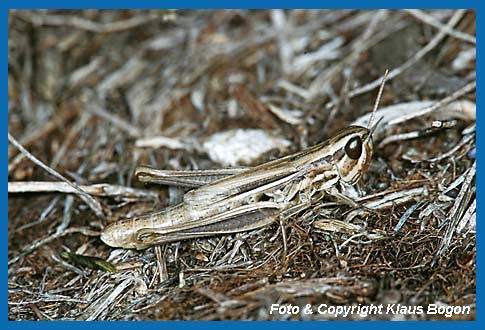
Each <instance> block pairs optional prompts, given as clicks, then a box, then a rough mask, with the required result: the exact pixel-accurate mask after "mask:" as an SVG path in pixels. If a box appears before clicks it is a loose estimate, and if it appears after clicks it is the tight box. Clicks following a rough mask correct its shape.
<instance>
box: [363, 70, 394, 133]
mask: <svg viewBox="0 0 485 330" xmlns="http://www.w3.org/2000/svg"><path fill="white" fill-rule="evenodd" d="M388 73H389V69H386V72H384V77H382V82H381V87H380V88H379V93H378V94H377V99H376V102H375V103H374V109H372V114H371V116H370V120H369V123H368V124H367V129H370V130H371V131H374V130H375V127H373V128H371V127H372V122H373V121H374V116H375V114H376V111H377V108H378V107H379V102H380V101H381V96H382V91H383V90H384V85H385V84H386V80H387V74H388ZM379 122H380V120H379V121H377V123H376V127H377V124H378V123H379Z"/></svg>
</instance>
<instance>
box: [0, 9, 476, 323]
mask: <svg viewBox="0 0 485 330" xmlns="http://www.w3.org/2000/svg"><path fill="white" fill-rule="evenodd" d="M160 7H165V8H181V9H183V8H194V9H195V8H198V9H212V8H214V9H215V8H224V9H230V8H251V9H260V8H261V9H262V8H322V7H324V8H357V9H366V8H367V9H369V8H391V9H398V8H427V9H432V8H469V9H476V14H477V17H476V24H477V38H478V43H477V54H480V50H479V46H478V45H480V37H481V35H482V33H481V31H480V30H481V23H480V18H484V17H485V15H483V14H482V11H483V10H482V9H481V5H480V2H479V1H478V0H477V1H472V0H462V1H450V0H444V1H431V0H421V1H416V0H410V1H394V2H390V1H388V0H387V1H382V0H368V1H362V0H361V1H358V0H347V1H346V2H345V3H344V2H339V1H336V0H333V1H325V2H319V1H317V0H299V1H298V2H290V1H287V0H283V1H275V0H263V1H262V0H258V1H254V0H245V1H240V0H236V1H234V0H233V1H231V2H227V1H210V2H209V1H207V0H206V1H203V2H200V1H195V0H179V1H176V2H175V1H171V2H168V1H153V0H137V1H126V0H118V1H114V0H111V1H108V0H74V1H69V2H67V1H65V0H64V1H59V0H50V1H45V0H44V1H33V0H17V1H12V0H4V1H1V2H0V26H1V28H0V34H1V39H2V43H1V48H2V51H1V52H0V56H1V62H2V63H4V64H3V65H2V66H1V69H0V74H1V77H2V79H0V86H1V89H0V93H1V94H0V95H1V101H2V104H3V106H4V107H5V108H4V109H5V110H4V111H2V112H1V113H2V120H1V121H0V125H1V130H2V131H3V132H4V133H3V134H5V135H4V136H5V140H4V142H3V143H2V144H1V148H2V153H0V155H1V156H0V157H1V161H2V163H3V164H4V166H5V167H4V169H5V170H6V169H7V167H8V158H7V155H8V141H7V139H6V133H7V131H8V111H7V109H8V86H7V84H8V73H7V72H8V10H9V9H16V8H18V9H27V8H42V9H48V8H65V9H75V8H105V9H108V8H109V9H115V8H140V9H142V8H160ZM482 62H483V61H482V59H481V57H480V56H477V72H480V70H479V69H478V68H480V67H481V66H482ZM477 80H480V75H479V74H478V75H477ZM478 86H480V84H478ZM479 95H480V93H479V92H478V90H477V106H478V105H479V97H478V96H479ZM477 116H478V117H479V118H477V122H478V123H480V122H481V121H482V119H481V118H480V117H483V116H484V115H483V114H482V111H478V112H477ZM481 144H482V138H481V136H480V134H478V135H477V145H481ZM479 149H481V147H479ZM477 157H478V159H480V158H481V153H480V152H478V153H477ZM480 164H481V160H478V166H479V167H480V166H481V165H480ZM477 172H480V171H479V170H477ZM7 177H8V174H7V173H6V175H5V176H4V177H2V181H3V184H2V186H3V187H4V188H3V189H2V190H1V198H0V202H1V206H2V207H1V209H2V212H3V215H4V216H3V218H4V221H2V222H1V226H2V227H1V228H2V229H3V230H2V232H3V233H4V234H3V237H4V238H5V240H4V241H3V249H4V251H3V255H2V259H3V262H2V265H4V267H5V268H4V271H3V272H2V274H1V278H2V283H3V286H2V288H3V290H2V291H3V293H4V295H3V296H4V299H2V300H1V302H0V304H1V306H2V308H1V310H2V311H3V313H2V314H3V315H2V317H1V321H0V324H1V326H2V328H4V329H5V328H8V329H30V328H31V327H36V328H37V329H46V328H53V329H56V328H57V329H64V327H65V326H69V327H75V328H86V327H103V328H105V329H106V330H107V329H114V328H115V327H116V329H117V330H119V329H128V328H129V329H133V328H138V327H143V329H146V328H150V329H159V328H160V327H163V326H169V327H171V328H176V329H182V328H184V329H185V328H189V329H190V328H192V329H196V328H198V327H200V326H201V325H200V324H199V323H198V322H169V323H155V322H142V323H139V322H102V323H98V322H96V323H87V322H69V323H68V324H67V323H66V322H36V323H35V324H34V323H32V322H13V321H8V319H7V318H8V316H7V315H8V290H7V282H8V272H7V271H8V269H7V260H8V256H7V239H8V237H7V230H8V227H7V219H8V203H7V202H8V192H7V189H6V187H7V181H8V178H7ZM480 178H481V175H480V173H477V181H479V179H480ZM481 187H483V186H482V184H481V183H479V182H477V190H480V191H481V190H483V188H481ZM477 198H478V199H479V203H478V204H480V200H481V199H482V198H481V193H480V192H479V193H477ZM480 212H481V211H480ZM479 214H481V213H479V211H478V210H477V217H478V215H479ZM477 227H478V228H481V227H484V228H485V225H483V224H482V223H481V221H480V220H478V221H477ZM477 231H479V232H480V231H481V230H480V229H478V230H477ZM478 237H480V236H479V235H478ZM479 243H480V241H479V240H478V239H477V250H480V248H479V247H480V244H479ZM480 259H482V256H480V257H479V254H477V261H476V263H477V273H480V272H481V271H480V270H481V268H480V267H479V265H481V260H480ZM480 278H481V276H478V274H477V308H476V310H477V313H476V315H477V321H468V322H463V321H436V322H427V323H422V322H394V323H393V324H392V326H393V327H395V328H399V329H404V328H406V329H407V328H411V327H413V328H414V327H416V326H421V325H422V326H426V327H429V328H430V329H440V330H441V329H446V328H449V329H455V328H456V327H463V328H465V329H466V328H473V329H476V328H480V324H481V325H482V328H485V327H484V325H485V324H484V323H485V322H484V317H480V310H481V309H480V306H479V302H481V301H482V300H481V296H482V294H483V290H482V288H481V285H479V284H480V282H479V281H478V279H480ZM202 326H209V327H211V328H214V329H222V328H226V327H228V326H230V327H235V328H247V327H256V328H263V327H264V328H266V329H275V328H280V327H283V328H287V329H298V330H301V329H302V327H303V328H307V329H314V327H315V326H325V327H333V328H336V327H338V329H342V328H352V329H354V330H355V329H364V328H365V329H366V328H369V327H372V328H380V329H385V328H386V327H388V326H389V324H387V323H386V322H374V321H371V322H370V323H369V322H346V321H336V322H326V323H313V322H303V323H300V322H269V323H268V322H260V321H257V322H249V323H248V322H233V321H231V322H210V323H208V322H205V323H204V324H203V325H202Z"/></svg>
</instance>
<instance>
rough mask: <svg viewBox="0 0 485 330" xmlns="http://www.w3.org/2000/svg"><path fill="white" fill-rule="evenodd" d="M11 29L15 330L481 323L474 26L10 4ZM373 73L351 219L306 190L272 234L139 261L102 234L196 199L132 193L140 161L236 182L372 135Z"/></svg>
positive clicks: (142, 188) (316, 13)
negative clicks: (359, 132)
mask: <svg viewBox="0 0 485 330" xmlns="http://www.w3.org/2000/svg"><path fill="white" fill-rule="evenodd" d="M8 24H9V36H8V38H9V42H8V48H9V57H8V58H9V62H8V65H9V73H8V86H9V89H8V95H9V123H8V124H9V125H8V126H9V141H10V142H11V143H10V144H9V149H8V159H9V166H8V175H9V193H10V194H9V201H8V203H9V215H8V229H9V231H8V306H9V308H8V317H9V319H10V320H320V319H325V320H326V319H331V320H333V319H353V320H363V319H366V320H368V319H372V320H399V319H408V320H429V319H441V320H450V319H453V320H456V319H460V320H473V319H475V318H476V315H475V304H476V262H475V259H476V258H475V257H476V208H477V206H476V142H475V141H476V129H475V121H476V104H475V103H476V101H475V97H476V96H475V89H476V80H475V79H476V65H475V60H476V38H475V33H476V28H475V26H476V18H475V12H474V11H472V10H426V11H424V10H217V11H211V10H197V11H190V10H177V11H175V10H143V11H139V10H76V11H74V10H73V11H70V10H11V11H9V22H8ZM387 69H388V70H389V75H388V78H387V82H386V85H385V89H384V92H383V94H382V99H381V106H380V110H378V111H377V113H376V117H375V120H378V119H380V118H382V119H381V121H380V124H379V126H378V127H377V129H376V131H375V134H374V136H373V139H374V154H373V158H372V162H371V165H370V167H369V169H368V170H367V172H366V173H365V174H364V175H363V178H362V179H361V181H360V182H359V184H358V185H357V187H355V188H353V189H351V188H349V189H348V191H346V193H347V195H349V196H352V198H353V199H354V200H355V201H356V202H357V203H358V204H359V206H360V207H358V208H355V207H353V206H351V205H347V204H342V202H341V200H339V199H335V198H333V197H332V196H321V198H319V199H318V200H316V201H312V203H310V204H309V205H308V207H305V208H302V209H299V210H296V211H295V212H292V213H291V214H289V215H288V217H287V218H285V220H284V221H281V222H278V221H276V222H275V224H274V225H270V226H268V227H266V228H261V229H257V230H253V231H249V232H243V233H238V234H232V235H219V236H217V235H216V236H212V237H207V238H200V239H193V240H187V241H181V242H175V243H170V244H165V245H162V246H156V247H152V248H148V249H145V250H141V251H135V250H123V249H112V248H110V247H109V246H107V245H104V244H103V243H102V242H101V240H100V239H99V235H100V233H101V231H102V229H103V228H105V227H106V226H107V225H108V224H110V223H113V222H115V221H118V220H120V219H123V218H127V217H131V216H133V215H139V214H143V213H147V212H152V211H154V210H158V209H161V208H163V207H166V206H168V205H171V204H173V203H176V202H178V201H180V200H181V198H182V196H183V193H184V192H185V191H187V190H189V189H191V187H194V186H196V185H197V184H199V183H197V182H195V183H194V182H187V187H182V188H177V187H166V186H158V185H154V184H150V185H148V184H144V183H143V182H141V181H143V179H144V176H145V178H146V176H147V175H150V173H148V172H146V171H145V172H146V173H145V172H144V171H143V170H139V172H138V175H139V176H140V177H139V178H140V180H141V181H139V180H138V178H137V175H135V169H136V168H137V166H140V165H146V166H149V167H151V168H158V169H164V170H187V171H190V170H198V169H217V168H220V167H221V166H234V167H237V168H235V169H234V170H232V169H229V170H228V171H235V172H237V171H240V170H241V168H242V167H244V166H254V165H257V164H260V163H262V162H265V161H269V160H272V159H275V158H278V157H282V156H285V155H288V154H290V153H292V152H296V151H299V150H301V149H303V148H306V147H308V146H311V145H314V144H316V143H319V142H321V141H323V140H324V139H327V138H329V137H331V136H333V135H334V134H335V133H336V132H338V131H339V130H340V129H342V128H344V127H347V126H349V125H351V124H352V123H354V124H358V125H363V126H365V125H367V122H368V121H369V118H370V112H371V110H372V106H373V104H374V100H375V97H376V94H377V90H378V88H379V85H380V83H381V81H382V75H383V74H384V72H385V71H386V70H387ZM231 173H232V172H231ZM56 180H59V181H56ZM167 182H168V183H170V182H169V180H167V181H161V183H167ZM78 197H79V198H78ZM354 206H355V205H354ZM58 251H73V252H69V253H64V254H63V255H65V256H66V257H68V259H66V260H64V259H63V258H60V257H59V252H58ZM86 256H96V257H86ZM78 266H82V267H81V268H79V267H78ZM115 270H116V271H115ZM273 304H279V306H288V305H292V306H293V307H294V306H296V307H298V309H300V310H301V311H302V310H304V308H305V306H307V305H311V306H321V305H323V304H325V305H326V306H333V307H335V308H337V307H341V308H352V307H354V308H360V307H362V306H367V305H368V306H371V305H372V306H379V305H380V304H383V305H384V306H394V307H393V308H394V309H392V308H391V310H390V311H388V312H387V313H368V314H366V315H365V316H362V315H363V314H365V313H363V312H362V310H361V309H359V311H360V312H359V313H360V314H359V313H357V314H358V315H357V314H349V315H343V314H342V315H329V314H321V313H317V312H314V313H312V314H305V313H303V312H299V313H275V312H272V308H274V306H273ZM359 306H360V307H359ZM397 306H400V307H397ZM420 306H435V307H436V308H441V309H442V310H449V309H450V308H455V307H466V306H469V308H470V312H469V313H453V314H452V315H450V316H449V315H445V314H443V313H441V314H429V313H412V312H411V311H419V307H420ZM285 308H286V307H285ZM399 308H400V309H399ZM402 308H404V309H402ZM398 309H399V310H398ZM315 311H316V309H315Z"/></svg>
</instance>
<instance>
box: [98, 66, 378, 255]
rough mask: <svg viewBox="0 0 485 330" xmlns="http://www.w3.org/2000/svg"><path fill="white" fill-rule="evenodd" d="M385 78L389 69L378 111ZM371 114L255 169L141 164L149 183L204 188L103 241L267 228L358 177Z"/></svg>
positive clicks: (121, 226) (130, 244) (133, 244)
mask: <svg viewBox="0 0 485 330" xmlns="http://www.w3.org/2000/svg"><path fill="white" fill-rule="evenodd" d="M386 76H387V72H386V74H385V75H384V78H383V82H382V84H381V87H380V90H379V93H378V96H377V99H376V102H375V105H374V109H373V115H374V113H375V111H376V109H377V106H378V104H379V100H380V97H381V94H382V90H383V87H384V82H385V79H386ZM372 117H373V116H372ZM372 117H371V119H370V120H369V124H368V127H367V128H366V127H362V126H350V127H347V128H345V129H344V130H342V131H340V132H339V133H338V134H336V135H335V136H334V137H332V138H330V139H328V140H326V141H324V142H321V143H320V144H317V145H315V146H313V147H310V148H307V149H304V150H302V151H300V152H297V153H295V154H292V155H289V156H286V157H283V158H280V159H276V160H273V161H270V162H267V163H264V164H262V165H259V166H256V167H253V168H250V169H223V170H208V171H204V170H202V171H163V170H155V169H151V168H148V167H139V168H137V170H136V176H137V177H138V178H139V179H140V180H142V181H146V182H147V181H148V182H156V183H165V184H179V185H185V186H192V187H194V186H200V187H199V188H196V189H194V190H191V191H189V192H187V193H186V194H185V195H184V199H183V202H181V203H180V204H177V205H175V206H171V207H168V208H166V209H163V210H161V211H157V212H153V213H150V214H147V215H142V216H136V217H133V218H128V219H123V220H121V221H118V222H116V223H113V224H111V225H109V226H108V227H106V228H105V229H104V231H103V232H102V234H101V240H102V241H103V242H104V243H106V244H108V245H110V246H113V247H122V248H131V249H133V248H136V249H144V248H147V247H149V246H152V245H157V244H162V243H167V242H174V241H179V240H183V239H190V238H196V237H202V236H210V235H215V234H225V233H235V232H241V231H247V230H251V229H256V228H260V227H263V226H266V225H268V224H270V223H272V222H274V221H275V219H276V218H277V217H278V216H279V215H280V214H282V212H283V211H288V210H289V209H293V208H295V209H298V208H299V207H301V205H305V204H306V203H308V201H310V200H311V199H312V198H314V196H316V195H317V193H318V192H325V193H328V194H335V193H337V189H336V188H337V186H338V185H339V184H340V183H345V184H351V185H353V184H355V183H357V181H358V180H359V179H360V177H361V176H362V174H363V173H364V172H365V171H366V170H367V167H368V166H369V163H370V160H371V157H372V150H373V146H372V132H373V130H374V129H375V127H376V126H377V123H376V124H375V125H374V126H373V127H372V128H371V127H370V126H371V123H372ZM207 182H209V183H207ZM206 183H207V184H206ZM204 184H205V185H204Z"/></svg>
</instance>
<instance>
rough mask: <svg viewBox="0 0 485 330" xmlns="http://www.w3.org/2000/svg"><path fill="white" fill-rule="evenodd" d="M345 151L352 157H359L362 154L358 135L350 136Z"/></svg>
mask: <svg viewBox="0 0 485 330" xmlns="http://www.w3.org/2000/svg"><path fill="white" fill-rule="evenodd" d="M345 153H346V154H347V156H349V157H350V158H352V159H359V157H360V155H361V154H362V140H361V139H360V137H358V136H354V137H353V138H351V139H350V140H349V141H348V142H347V144H346V145H345Z"/></svg>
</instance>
